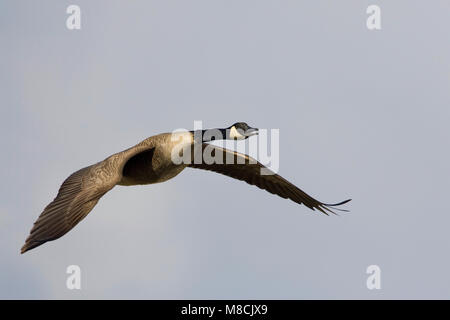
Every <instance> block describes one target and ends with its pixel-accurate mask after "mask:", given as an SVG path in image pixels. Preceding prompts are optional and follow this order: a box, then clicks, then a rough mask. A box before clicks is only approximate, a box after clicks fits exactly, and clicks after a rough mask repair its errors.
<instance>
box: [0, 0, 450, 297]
mask: <svg viewBox="0 0 450 320" xmlns="http://www.w3.org/2000/svg"><path fill="white" fill-rule="evenodd" d="M70 4H77V5H79V6H80V7H81V12H82V22H81V23H82V28H81V30H75V31H70V30H68V29H67V28H66V24H65V21H66V18H67V16H68V15H67V14H66V13H65V11H66V8H67V6H68V5H70ZM370 4H378V5H379V6H380V7H381V19H382V29H381V30H378V31H369V30H368V29H367V28H366V18H367V14H366V8H367V6H368V5H370ZM448 12H450V2H449V1H446V0H442V1H437V0H436V1H431V2H430V1H428V2H427V1H423V0H422V1H406V0H403V1H401V0H397V1H359V0H358V1H356V0H353V1H339V2H337V1H330V0H328V1H287V0H286V1H261V0H258V1H256V0H248V1H240V0H239V1H237V0H227V1H210V0H202V1H200V0H191V1H181V0H179V1H173V0H172V1H161V0H160V1H95V2H92V1H80V0H77V1H70V2H69V1H39V2H38V1H2V2H0V40H1V50H0V70H1V72H0V102H1V109H0V110H1V111H0V112H1V116H0V119H1V124H2V125H1V126H0V141H1V146H2V157H1V160H0V161H1V171H0V173H1V176H0V177H1V180H2V183H1V184H0V191H1V194H2V201H1V203H0V229H1V231H0V256H1V257H2V262H1V263H0V298H7V299H9V298H44V299H52V298H62V299H72V298H138V299H144V298H194V299H197V298H211V299H215V298H236V299H240V298H256V299H278V298H288V299H304V298H306V299H310V298H331V299H334V298H361V299H378V298H387V299H390V298H447V299H448V298H450V275H449V273H448V270H449V269H450V258H449V255H448V253H449V249H450V248H449V247H450V239H449V233H448V228H449V224H450V212H449V204H448V191H449V189H450V179H449V168H448V166H449V163H450V152H449V149H448V142H449V138H450V134H449V129H448V123H449V120H450V90H449V89H450V42H449V41H448V31H449V30H450V20H449V19H448ZM194 120H202V121H203V124H204V126H205V127H209V128H215V127H227V126H229V125H230V124H232V123H234V122H236V121H246V122H248V123H249V124H250V125H253V126H256V127H259V128H278V129H280V169H279V173H280V174H281V175H282V176H284V177H285V178H287V179H288V180H290V181H292V182H293V183H295V184H296V185H298V186H299V187H300V188H302V189H303V190H304V191H306V192H308V193H309V194H311V195H312V196H314V197H316V198H318V199H319V200H322V201H324V202H333V201H334V202H335V201H340V200H344V199H346V198H349V197H350V198H353V201H352V202H351V203H350V204H349V205H348V206H347V207H348V208H349V209H350V210H351V212H350V213H349V214H343V215H341V216H339V217H335V216H330V217H327V216H324V215H320V214H318V213H316V212H312V211H310V210H309V209H307V208H306V207H304V206H298V205H297V204H295V203H293V202H291V201H287V200H284V199H281V198H278V197H275V196H273V195H271V194H269V193H266V192H265V191H262V190H259V189H257V188H255V187H250V186H249V185H247V184H246V183H243V182H240V181H234V180H232V179H230V178H227V177H224V176H222V175H219V174H214V173H211V172H202V171H199V170H193V169H186V170H185V171H184V172H183V173H181V174H180V175H179V176H177V177H176V178H175V179H173V180H171V181H168V182H166V183H163V184H159V185H150V186H140V187H116V188H114V189H113V190H112V191H110V192H109V193H107V194H106V195H105V196H104V197H103V198H102V199H101V200H100V202H99V203H98V204H97V206H96V207H95V208H94V210H93V211H92V212H91V214H89V215H88V217H87V218H86V219H85V220H83V221H82V222H81V223H80V224H79V225H78V226H76V227H75V228H74V229H73V230H72V231H71V232H69V233H68V234H67V235H65V236H64V237H62V238H61V239H58V240H57V241H54V242H50V243H47V244H45V245H43V246H41V247H39V248H37V249H34V250H32V251H30V252H28V253H26V254H25V255H20V254H19V249H20V247H21V246H22V244H23V242H24V240H25V238H26V236H27V235H28V232H29V230H30V228H31V226H32V223H33V222H34V220H35V219H36V218H37V216H38V215H39V214H40V213H41V212H42V210H43V208H44V207H45V206H46V205H47V204H48V203H49V202H50V201H51V200H52V199H53V198H54V196H55V195H56V193H57V191H58V188H59V186H60V184H61V182H62V181H63V180H64V179H65V178H66V177H67V176H68V175H69V174H70V173H72V172H73V171H76V170H77V169H79V168H81V167H84V166H86V165H89V164H92V163H94V162H97V161H100V160H102V159H104V158H105V157H107V156H109V155H110V154H112V153H114V152H117V151H121V150H123V149H125V148H128V147H129V146H132V145H134V144H135V143H137V142H139V141H141V140H142V139H144V138H146V137H149V136H152V135H154V134H157V133H161V132H170V131H172V130H173V129H176V128H188V129H190V128H191V127H192V126H193V121H194ZM71 264H76V265H79V266H80V267H81V270H82V289H81V290H79V291H77V290H68V289H67V288H66V278H67V276H68V275H67V274H66V268H67V266H68V265H71ZM372 264H376V265H379V266H380V268H381V286H382V288H381V290H368V289H367V287H366V278H367V276H368V275H367V274H366V268H367V266H369V265H372Z"/></svg>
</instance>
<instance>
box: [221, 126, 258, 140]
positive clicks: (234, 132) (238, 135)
mask: <svg viewBox="0 0 450 320" xmlns="http://www.w3.org/2000/svg"><path fill="white" fill-rule="evenodd" d="M228 132H229V135H228V139H236V140H243V139H247V138H248V137H251V136H253V135H256V134H258V129H257V128H252V127H250V126H249V125H248V124H247V123H245V122H236V123H235V124H233V125H232V126H231V127H229V128H228Z"/></svg>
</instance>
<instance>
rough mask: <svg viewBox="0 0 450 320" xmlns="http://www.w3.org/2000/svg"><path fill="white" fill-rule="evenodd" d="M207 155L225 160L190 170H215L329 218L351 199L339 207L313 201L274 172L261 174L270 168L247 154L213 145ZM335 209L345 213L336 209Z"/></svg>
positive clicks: (203, 164)
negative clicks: (263, 170)
mask: <svg viewBox="0 0 450 320" xmlns="http://www.w3.org/2000/svg"><path fill="white" fill-rule="evenodd" d="M207 146H209V147H208V148H211V146H212V145H211V144H207V143H203V148H202V149H203V150H205V148H206V147H207ZM208 153H210V154H211V156H212V157H214V158H215V159H222V161H216V162H214V163H212V164H207V163H205V162H204V161H202V162H201V163H197V164H196V163H195V162H194V161H192V164H190V165H189V166H190V167H191V168H197V169H203V170H209V171H214V172H217V173H220V174H223V175H226V176H229V177H231V178H234V179H238V180H242V181H245V182H247V183H248V184H251V185H255V186H257V187H258V188H260V189H264V190H266V191H268V192H270V193H272V194H276V195H278V196H280V197H282V198H284V199H291V200H292V201H294V202H296V203H298V204H303V205H305V206H307V207H308V208H310V209H312V210H319V211H320V212H322V213H324V214H326V215H328V213H333V214H335V212H334V211H333V210H332V209H331V207H335V206H338V205H341V204H344V203H347V202H348V201H350V200H351V199H348V200H345V201H342V202H340V203H336V204H326V203H323V202H320V201H318V200H316V199H314V198H313V197H311V196H310V195H308V194H307V193H305V192H304V191H302V190H300V189H299V188H298V187H296V186H295V185H294V184H292V183H290V182H289V181H287V180H286V179H284V178H283V177H281V176H280V175H278V174H275V173H274V172H272V173H273V174H269V175H266V174H264V175H263V174H261V169H265V170H269V169H268V168H267V167H265V166H264V165H262V164H261V163H259V162H258V161H256V160H255V159H253V158H251V157H249V156H247V155H245V154H242V153H239V152H236V151H232V150H227V149H224V148H220V147H217V146H214V147H213V150H212V151H211V149H208ZM230 156H232V157H230ZM227 157H228V159H230V158H231V159H233V161H232V162H231V163H230V161H228V162H227V161H226V160H227ZM220 162H221V163H220ZM269 171H270V170H269ZM333 209H336V210H340V211H346V210H343V209H337V208H333Z"/></svg>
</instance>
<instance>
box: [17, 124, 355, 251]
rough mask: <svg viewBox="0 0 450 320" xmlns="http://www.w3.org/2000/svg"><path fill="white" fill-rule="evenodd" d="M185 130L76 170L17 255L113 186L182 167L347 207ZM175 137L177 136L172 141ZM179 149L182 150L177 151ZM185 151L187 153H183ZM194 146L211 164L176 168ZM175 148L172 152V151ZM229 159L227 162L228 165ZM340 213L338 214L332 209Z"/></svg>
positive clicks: (247, 132)
mask: <svg viewBox="0 0 450 320" xmlns="http://www.w3.org/2000/svg"><path fill="white" fill-rule="evenodd" d="M215 130H216V132H218V133H219V134H220V135H221V136H219V138H221V137H223V138H222V140H223V139H235V140H242V139H247V138H249V137H250V136H253V135H255V134H257V133H258V129H256V128H252V127H249V126H248V125H247V124H246V123H244V122H237V123H235V124H233V125H232V126H230V127H228V128H225V129H215ZM198 133H199V132H198V131H186V132H184V133H162V134H159V135H155V136H152V137H150V138H147V139H145V140H143V141H142V142H140V143H139V144H137V145H135V146H134V147H131V148H129V149H127V150H124V151H122V152H119V153H116V154H113V155H111V156H110V157H108V158H106V159H105V160H103V161H100V162H98V163H96V164H93V165H91V166H88V167H86V168H83V169H80V170H78V171H76V172H74V173H73V174H71V175H70V176H69V177H68V178H67V179H66V180H65V181H64V182H63V184H62V185H61V187H60V189H59V191H58V194H57V196H56V198H55V199H54V200H53V201H52V202H51V203H50V204H49V205H47V207H45V209H44V211H43V212H42V213H41V215H40V216H39V217H38V219H37V220H36V222H35V223H34V225H33V227H32V229H31V231H30V235H29V236H28V238H27V239H26V241H25V244H24V245H23V247H22V249H21V253H24V252H26V251H28V250H31V249H33V248H35V247H38V246H40V245H41V244H43V243H45V242H47V241H51V240H55V239H58V238H59V237H61V236H63V235H64V234H66V233H67V232H68V231H69V230H71V229H72V228H73V227H75V226H76V225H77V224H78V222H80V221H81V220H82V219H83V218H84V217H86V215H87V214H88V213H89V212H90V211H91V210H92V208H94V206H95V205H96V204H97V202H98V200H99V199H100V198H101V197H102V196H103V195H104V194H105V193H106V192H108V191H109V190H111V189H112V188H113V187H114V186H116V185H123V186H132V185H143V184H153V183H158V182H164V181H167V180H169V179H171V178H173V177H175V176H176V175H178V174H179V173H180V172H181V171H183V170H184V168H186V167H191V168H197V169H204V170H210V171H214V172H217V173H221V174H223V175H227V176H229V177H232V178H234V179H238V180H243V181H245V182H247V183H249V184H252V185H256V186H257V187H259V188H261V189H265V190H267V191H268V192H270V193H273V194H276V195H278V196H280V197H282V198H285V199H291V200H292V201H294V202H296V203H298V204H304V205H305V206H307V207H308V208H310V209H312V210H316V209H317V210H319V211H321V212H322V213H325V214H328V213H334V211H333V210H332V207H335V206H339V205H342V204H344V203H347V202H348V201H350V200H351V199H348V200H345V201H342V202H339V203H335V204H326V203H323V202H320V201H317V200H316V199H314V198H312V197H311V196H309V195H308V194H306V193H305V192H303V191H302V190H300V189H299V188H297V187H296V186H295V185H293V184H292V183H290V182H289V181H287V180H286V179H284V178H282V177H281V176H279V175H278V174H275V173H273V172H272V173H273V174H264V175H263V174H261V169H265V170H269V169H268V168H266V167H265V166H263V165H262V164H261V163H259V162H257V161H256V160H255V159H253V158H251V157H249V156H247V155H245V154H242V153H238V152H235V151H231V150H227V149H224V148H220V147H217V146H214V145H212V144H209V143H205V142H209V141H212V140H214V139H215V138H217V137H216V136H212V137H210V138H207V135H208V134H207V133H208V130H202V131H200V133H201V135H200V139H198V137H199V135H198ZM176 135H178V136H176ZM180 146H182V147H183V148H180ZM186 146H187V147H188V148H186ZM194 146H195V147H198V146H200V152H204V151H205V150H206V149H207V148H208V152H209V153H210V154H211V156H213V157H214V159H215V160H219V161H214V162H212V163H211V161H208V162H207V161H206V160H204V159H200V161H196V159H194V158H195V155H196V154H198V151H197V153H196V151H192V154H191V155H190V157H191V158H192V160H194V161H187V162H181V163H177V162H176V161H174V158H173V155H174V154H178V156H182V155H183V154H185V155H188V156H189V153H188V152H187V151H189V148H190V149H191V150H193V149H194ZM175 148H178V149H177V150H176V152H174V151H175ZM230 158H231V160H232V161H229V160H230ZM333 209H335V210H341V211H346V210H342V209H336V208H333Z"/></svg>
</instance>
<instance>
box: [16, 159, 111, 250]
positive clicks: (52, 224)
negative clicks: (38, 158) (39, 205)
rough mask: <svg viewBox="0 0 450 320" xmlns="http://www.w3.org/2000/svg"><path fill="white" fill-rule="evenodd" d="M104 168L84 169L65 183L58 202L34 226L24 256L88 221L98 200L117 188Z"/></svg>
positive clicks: (97, 166)
mask: <svg viewBox="0 0 450 320" xmlns="http://www.w3.org/2000/svg"><path fill="white" fill-rule="evenodd" d="M102 168H103V166H102V164H101V163H99V164H96V165H93V166H89V167H86V168H83V169H81V170H78V171H76V172H74V173H73V174H71V175H70V176H69V177H68V178H67V179H66V180H65V181H64V182H63V184H62V185H61V187H60V189H59V191H58V195H57V196H56V198H55V199H54V200H53V201H52V202H51V203H50V204H49V205H47V206H46V207H45V209H44V211H43V212H42V213H41V215H40V216H39V217H38V219H37V220H36V222H35V223H34V225H33V227H32V229H31V231H30V235H29V236H28V238H27V239H26V241H25V244H24V245H23V247H22V249H21V253H24V252H26V251H28V250H31V249H33V248H35V247H37V246H40V245H41V244H43V243H45V242H47V241H51V240H55V239H58V238H59V237H61V236H63V235H64V234H66V233H67V232H68V231H70V230H71V229H72V228H73V227H75V226H76V225H77V224H78V223H79V222H80V221H81V220H83V218H84V217H86V215H87V214H88V213H89V212H90V211H91V210H92V208H94V206H95V205H96V204H97V202H98V200H99V199H100V198H101V197H102V196H103V195H104V194H105V193H106V192H107V191H109V190H110V189H112V187H114V185H115V183H114V182H113V181H111V178H108V175H105V174H104V170H102Z"/></svg>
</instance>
